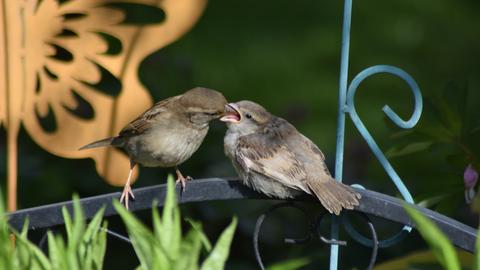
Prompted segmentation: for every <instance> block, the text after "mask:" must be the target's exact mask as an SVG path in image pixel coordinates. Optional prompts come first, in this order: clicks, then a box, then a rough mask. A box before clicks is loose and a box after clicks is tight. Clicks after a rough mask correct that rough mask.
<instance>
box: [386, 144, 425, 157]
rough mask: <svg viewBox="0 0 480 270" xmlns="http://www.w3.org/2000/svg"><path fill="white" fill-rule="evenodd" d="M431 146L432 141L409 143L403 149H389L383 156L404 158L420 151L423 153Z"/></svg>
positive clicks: (396, 147)
mask: <svg viewBox="0 0 480 270" xmlns="http://www.w3.org/2000/svg"><path fill="white" fill-rule="evenodd" d="M432 145H433V142H432V141H426V142H414V143H409V144H407V145H406V146H404V147H398V146H394V147H392V148H390V149H389V150H388V151H387V152H386V153H385V155H386V156H387V157H389V158H393V157H400V156H405V155H409V154H413V153H417V152H420V151H425V150H427V149H429V148H430V146H432Z"/></svg>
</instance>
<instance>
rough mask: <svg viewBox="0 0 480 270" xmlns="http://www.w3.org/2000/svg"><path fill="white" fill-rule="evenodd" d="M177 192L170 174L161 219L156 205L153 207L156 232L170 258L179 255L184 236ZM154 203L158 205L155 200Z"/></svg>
mask: <svg viewBox="0 0 480 270" xmlns="http://www.w3.org/2000/svg"><path fill="white" fill-rule="evenodd" d="M175 192H176V191H175V183H174V180H173V176H172V175H169V176H168V178H167V196H166V198H165V203H164V207H163V213H162V220H161V221H160V217H159V215H158V211H157V210H156V207H152V212H153V223H154V233H155V236H156V238H157V239H158V240H159V242H160V243H161V245H162V248H163V249H164V250H165V251H166V253H167V255H168V257H169V258H176V257H177V256H178V255H179V249H180V242H181V238H182V232H181V224H180V210H179V209H178V204H177V198H176V194H175ZM154 204H155V205H156V203H155V202H154Z"/></svg>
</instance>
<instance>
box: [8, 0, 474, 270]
mask: <svg viewBox="0 0 480 270" xmlns="http://www.w3.org/2000/svg"><path fill="white" fill-rule="evenodd" d="M479 11H480V2H478V1H475V0H460V1H453V0H450V1H434V0H423V1H415V0H391V1H381V0H363V1H354V7H353V19H352V34H351V51H350V68H349V80H351V79H352V78H353V77H354V76H355V75H356V74H358V73H359V72H360V71H361V70H363V69H364V68H366V67H369V66H372V65H376V64H390V65H395V66H398V67H400V68H402V69H404V70H406V71H407V72H408V73H409V74H411V75H412V76H413V77H414V78H415V79H416V81H417V83H418V84H419V86H420V88H421V90H422V93H423V96H424V97H426V98H427V102H426V108H425V111H424V116H423V117H422V119H421V120H420V123H419V124H418V128H417V129H420V130H421V129H422V128H425V127H430V126H435V125H437V126H438V125H441V124H442V123H443V122H442V121H439V123H440V124H437V123H436V122H435V121H436V119H437V118H439V116H438V115H439V113H438V110H436V109H435V108H436V107H435V103H434V102H433V105H432V106H430V105H431V103H430V102H429V100H435V98H437V97H440V96H442V95H444V93H445V91H447V92H448V95H446V96H447V97H449V98H447V99H446V101H447V103H454V102H456V100H457V99H460V100H462V102H464V103H455V104H457V105H458V104H460V105H458V106H457V105H455V106H456V107H455V108H460V109H462V115H461V116H462V117H463V118H461V122H462V125H463V127H464V129H466V131H465V132H466V134H467V135H469V136H470V137H468V139H465V144H466V145H467V147H468V148H469V149H470V150H471V151H472V152H474V153H479V152H480V149H479V148H478V147H479V144H478V143H477V142H476V140H475V138H478V136H476V135H475V132H473V133H472V132H470V131H469V130H474V129H475V127H476V126H479V124H480V120H479V119H480V112H479V110H478V107H479V105H480V76H479V75H480V16H478V13H479ZM342 12H343V3H342V1H313V0H298V1H286V0H276V1H255V0H243V1H237V0H230V1H221V0H210V1H209V3H208V6H207V9H206V10H205V12H204V14H203V16H202V18H201V19H200V20H199V22H198V24H197V25H196V26H195V27H194V28H193V29H192V30H191V31H190V32H189V33H187V34H186V35H185V36H184V37H182V38H181V39H179V40H178V41H177V42H175V43H174V44H171V45H169V46H168V47H166V48H163V49H161V50H159V51H158V52H156V53H154V54H152V55H150V56H149V57H148V58H146V59H145V60H144V61H143V63H142V65H141V68H140V70H139V76H140V78H141V81H142V82H143V84H144V85H145V86H146V88H147V89H148V90H149V91H150V93H151V95H152V96H153V98H154V100H161V99H163V98H166V97H169V96H172V95H177V94H179V93H182V92H183V91H185V90H187V89H190V88H193V87H195V86H204V87H208V88H212V89H216V90H219V91H221V92H223V93H224V95H225V96H226V98H227V99H228V100H230V101H238V100H243V99H250V100H253V101H256V102H258V103H260V104H262V105H264V106H265V107H266V108H267V109H268V110H270V111H271V112H272V113H274V114H276V115H278V116H281V117H284V118H286V119H287V120H289V121H290V122H291V123H293V124H294V125H295V126H296V127H297V128H298V129H299V130H300V131H301V132H303V133H304V134H305V135H306V136H307V137H309V138H311V139H312V140H313V141H314V142H315V143H317V145H318V146H319V147H320V148H321V149H322V150H323V151H324V153H325V154H326V156H327V159H328V164H329V167H330V168H331V169H333V163H334V158H335V157H334V154H335V132H336V117H337V95H338V80H339V69H340V67H339V62H340V42H341V26H342V25H341V23H342ZM444 100H445V99H444ZM385 104H388V105H390V106H391V107H392V108H393V109H394V110H395V111H396V112H398V114H399V115H401V116H403V117H404V118H408V117H410V114H411V113H412V110H413V99H412V96H411V93H410V90H409V89H408V87H407V86H406V85H405V84H404V83H403V82H402V81H401V80H400V79H398V78H396V77H393V76H390V75H378V76H374V77H371V78H369V79H367V80H366V81H365V82H364V83H363V84H362V85H361V86H360V88H359V90H358V92H357V97H356V108H357V111H358V113H359V114H360V116H361V117H362V120H363V121H364V123H365V125H366V126H367V128H368V129H369V131H370V132H371V134H372V135H373V137H374V138H375V140H376V141H377V143H378V144H379V146H380V147H381V148H382V149H383V150H384V151H387V150H389V149H394V148H395V147H400V145H403V146H405V145H408V143H411V142H414V141H415V139H418V137H415V136H413V137H412V136H406V137H400V136H396V135H397V134H398V132H400V131H401V130H400V129H399V128H397V127H394V126H392V125H391V124H390V123H388V121H387V120H386V119H385V117H384V115H383V113H382V111H381V108H382V107H383V106H384V105H385ZM437 107H438V106H437ZM432 108H433V109H432ZM441 115H442V114H441V112H440V118H441ZM453 121H455V120H453ZM458 121H460V120H458V119H457V122H458ZM467 126H468V127H471V128H467ZM447 129H448V125H447ZM467 129H468V130H467ZM224 132H225V127H224V125H223V124H221V123H215V124H214V125H213V126H212V129H211V132H210V133H209V134H208V136H207V139H206V140H205V142H204V144H203V145H202V146H201V148H200V149H199V151H198V152H197V153H196V154H195V155H194V156H193V157H192V158H191V159H190V160H188V161H187V162H186V163H185V164H184V165H182V166H181V168H182V171H184V172H185V173H186V174H188V175H191V176H192V177H194V178H204V177H224V176H233V175H235V173H234V171H233V168H232V167H231V165H230V163H229V161H228V160H227V159H226V158H225V157H224V155H223V135H224ZM435 132H437V131H435V129H434V130H433V133H435ZM472 134H473V135H472ZM463 135H465V134H464V133H462V134H460V135H459V138H458V139H459V141H462V140H463V138H464V136H463ZM5 139H6V138H5V131H4V130H1V131H0V158H1V159H0V161H1V162H0V174H1V179H2V182H1V184H2V190H5V186H4V185H5V183H4V180H3V179H6V157H5V152H6V151H5V150H6V149H5V141H6V140H5ZM73 139H74V138H73ZM425 140H427V139H425V138H423V137H422V138H421V141H423V142H425ZM19 145H20V147H19V206H20V208H27V207H32V206H38V205H43V204H48V203H53V202H59V201H65V200H69V199H70V198H71V195H72V193H74V192H77V193H79V195H80V196H81V197H87V196H93V195H98V194H103V193H107V192H114V191H120V190H121V189H120V188H115V187H111V186H108V185H107V184H105V183H104V182H103V181H102V179H100V177H99V176H98V175H97V173H96V171H95V168H94V163H93V161H92V160H87V159H85V160H69V159H62V158H59V157H56V156H53V155H51V154H49V153H47V152H45V151H44V150H42V149H41V148H40V147H38V146H37V145H35V143H33V141H32V140H31V138H29V136H28V134H26V133H25V131H24V130H23V131H22V132H21V135H20V137H19ZM345 145H346V148H345V172H344V175H345V182H347V183H350V184H351V183H360V184H362V185H364V186H365V187H367V188H369V189H373V190H377V191H381V192H384V193H388V194H391V195H396V194H397V192H396V190H395V189H394V186H393V184H391V182H390V181H389V179H388V176H387V175H386V174H385V172H384V171H383V169H382V168H381V166H380V165H379V164H378V162H377V161H376V159H375V157H374V156H373V155H372V154H371V152H370V150H369V149H368V146H367V145H366V144H365V143H364V142H363V139H362V138H361V137H360V136H359V134H358V132H357V131H356V129H355V127H354V126H353V125H352V124H351V122H350V121H349V120H348V119H347V129H346V141H345ZM457 148H458V147H456V146H455V145H453V146H452V144H448V143H447V144H441V143H440V144H437V143H432V145H431V147H428V148H426V149H422V150H424V151H419V152H416V153H414V154H411V155H405V156H400V155H399V156H397V157H393V158H391V163H392V165H393V166H394V167H395V168H396V170H397V172H398V174H399V175H400V176H401V177H402V178H403V179H404V181H405V183H406V185H407V187H409V189H410V190H411V192H412V194H413V195H414V197H415V199H416V200H417V201H422V200H425V199H430V200H429V202H431V201H432V200H431V199H432V198H434V199H435V200H433V201H434V203H433V204H428V206H430V207H432V208H434V209H435V210H437V211H440V212H442V213H444V214H447V215H449V216H451V217H453V218H456V219H458V220H460V221H462V222H464V223H467V224H469V225H471V226H475V227H476V226H477V220H478V217H477V216H476V214H474V213H473V212H472V211H471V210H470V207H469V206H468V205H466V204H465V202H464V199H463V192H464V188H463V179H462V175H463V169H464V168H465V167H466V165H467V164H468V162H469V159H468V158H467V159H466V158H463V159H462V158H458V159H456V161H454V162H448V158H447V157H449V156H451V155H455V154H459V153H460V154H459V155H460V156H461V151H459V150H458V149H457ZM125 169H126V170H127V169H128V168H125ZM171 172H172V171H171V170H168V169H160V168H141V171H140V177H139V179H138V181H137V182H136V183H135V185H134V188H138V187H142V186H148V185H153V184H159V183H163V182H164V181H165V179H166V175H167V174H168V173H171ZM270 204H271V203H269V202H264V201H248V202H244V201H242V202H240V201H231V202H213V203H198V204H189V205H183V206H182V210H183V215H184V216H189V217H192V218H195V219H198V220H201V221H202V222H203V223H204V228H205V230H206V231H207V232H208V233H209V235H210V236H211V237H212V238H214V237H217V236H218V234H219V232H220V231H221V229H222V228H223V227H225V226H226V224H228V222H229V221H230V219H231V216H232V215H237V216H238V217H239V227H238V230H237V234H236V236H235V239H234V242H233V247H232V254H231V258H230V260H229V264H228V267H227V268H228V269H249V268H255V267H256V264H255V261H254V255H253V249H252V246H251V235H252V232H253V226H254V222H255V219H256V217H257V216H258V215H259V214H260V213H261V212H262V211H263V210H266V209H267V208H268V206H269V205H270ZM311 207H312V211H315V212H319V211H321V208H320V207H318V206H311ZM140 215H143V216H144V218H145V219H146V220H148V216H149V214H148V213H140ZM299 220H301V216H299V215H297V213H292V212H289V211H282V212H279V213H278V214H277V215H276V216H275V217H273V218H272V220H271V221H269V222H268V223H269V224H267V228H266V229H265V231H266V233H265V234H264V236H262V239H261V241H262V244H261V249H262V251H263V252H262V254H264V259H265V261H266V264H267V265H270V264H272V263H274V262H279V261H282V260H286V259H289V258H300V257H301V258H307V260H308V261H309V262H310V264H309V265H308V266H307V267H305V269H325V268H326V267H327V265H328V253H329V249H328V247H327V246H325V245H323V244H321V243H320V242H316V243H312V244H307V245H299V246H289V245H286V244H283V243H282V237H283V236H284V235H285V234H288V235H296V236H301V235H302V234H303V233H304V231H305V229H306V227H307V225H306V224H304V223H303V222H301V221H299ZM110 224H112V225H111V226H112V227H113V228H117V229H118V230H120V231H121V230H123V228H122V227H121V225H120V223H118V219H116V218H113V219H112V220H111V221H110ZM378 224H379V225H378V226H379V231H380V232H381V234H380V235H381V238H386V237H387V236H388V235H391V234H393V233H395V232H396V229H398V228H399V226H397V225H394V226H392V224H390V223H387V222H384V221H380V220H378ZM322 228H323V229H324V233H325V234H326V233H327V232H328V224H324V225H323V226H322ZM342 238H347V239H348V237H347V236H346V234H342ZM423 248H425V245H424V244H423V241H422V240H420V238H419V237H418V236H417V235H416V233H413V234H412V237H409V238H408V239H407V240H405V241H404V242H402V243H401V244H400V245H398V246H395V247H393V248H389V249H384V250H380V253H379V261H386V260H389V259H392V258H397V257H400V256H404V255H406V254H409V253H412V252H415V251H416V250H419V249H423ZM369 252H370V250H369V249H366V248H363V247H362V246H360V245H358V244H356V243H354V242H353V241H349V245H348V247H347V248H343V249H342V251H341V259H340V266H341V267H340V268H341V269H351V268H352V267H357V268H360V269H361V268H364V267H365V266H366V265H367V263H368V259H369V255H370V253H369ZM137 264H138V262H137V261H136V258H135V256H134V253H133V251H132V249H131V248H130V247H129V246H128V245H126V244H124V243H121V242H119V241H117V240H110V241H109V246H108V249H107V258H106V269H110V268H113V267H117V268H118V267H120V269H131V268H133V267H134V266H136V265H137ZM422 269H424V268H422ZM425 269H427V268H425ZM431 269H435V268H431Z"/></svg>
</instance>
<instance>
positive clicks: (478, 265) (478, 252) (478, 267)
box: [473, 233, 480, 270]
mask: <svg viewBox="0 0 480 270" xmlns="http://www.w3.org/2000/svg"><path fill="white" fill-rule="evenodd" d="M473 269H474V270H480V233H478V234H477V241H476V243H475V260H474V262H473Z"/></svg>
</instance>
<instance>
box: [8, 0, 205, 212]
mask: <svg viewBox="0 0 480 270" xmlns="http://www.w3.org/2000/svg"><path fill="white" fill-rule="evenodd" d="M205 5H206V0H123V1H121V0H116V1H114V0H110V1H109V0H0V124H1V125H2V126H4V127H5V128H6V130H7V159H8V161H7V163H8V166H7V168H8V195H9V196H8V197H9V200H8V209H9V210H10V211H13V210H15V209H16V181H17V136H18V132H19V129H20V126H23V127H24V128H25V129H26V130H27V132H28V133H29V135H30V136H31V137H32V138H33V140H34V141H35V142H36V143H37V144H39V145H40V146H41V147H43V148H44V149H45V150H47V151H49V152H51V153H53V154H55V155H58V156H61V157H66V158H93V159H94V160H95V162H96V168H97V171H98V173H99V174H100V175H101V176H102V177H103V178H104V179H105V180H106V181H107V182H108V183H110V184H112V185H119V186H121V185H123V184H124V183H123V182H124V181H125V179H126V177H127V174H128V170H125V169H124V168H128V167H129V165H128V164H129V161H128V158H127V157H126V156H125V155H124V154H122V153H120V152H119V151H118V150H115V149H112V148H105V149H95V150H88V151H77V149H78V148H79V147H80V146H82V145H84V144H86V143H88V142H91V141H94V140H97V139H99V138H104V137H108V136H111V135H113V134H115V133H116V132H118V131H119V130H120V129H121V128H122V126H124V125H125V124H126V123H127V122H128V121H129V120H131V119H132V118H133V117H134V116H135V115H138V114H140V113H141V112H142V111H144V110H145V109H146V108H148V107H149V106H151V104H152V100H151V97H150V95H149V94H148V92H147V91H146V90H145V88H144V87H143V86H142V84H141V83H140V81H139V78H138V76H137V72H138V66H139V64H140V62H141V60H142V59H144V58H145V57H146V56H147V55H148V54H150V53H152V52H154V51H155V50H158V49H159V48H161V47H164V46H166V45H167V44H169V43H171V42H173V41H175V40H176V39H178V38H179V37H180V36H182V35H183V34H184V33H185V32H186V31H188V30H189V29H190V28H191V27H192V26H193V24H194V23H195V22H196V21H197V20H198V18H199V17H200V15H201V14H202V12H203V10H204V7H205ZM139 14H140V16H138V15H139ZM120 108H121V109H120Z"/></svg>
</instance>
